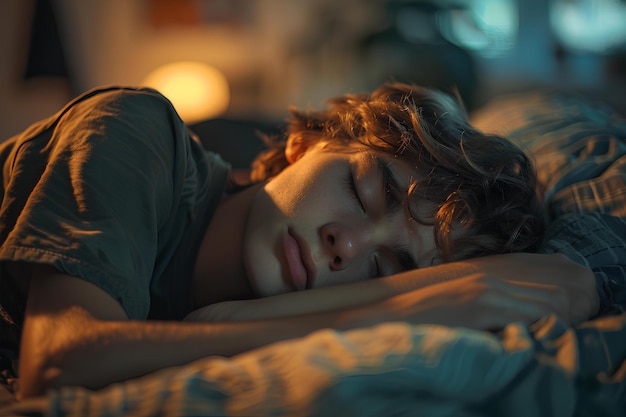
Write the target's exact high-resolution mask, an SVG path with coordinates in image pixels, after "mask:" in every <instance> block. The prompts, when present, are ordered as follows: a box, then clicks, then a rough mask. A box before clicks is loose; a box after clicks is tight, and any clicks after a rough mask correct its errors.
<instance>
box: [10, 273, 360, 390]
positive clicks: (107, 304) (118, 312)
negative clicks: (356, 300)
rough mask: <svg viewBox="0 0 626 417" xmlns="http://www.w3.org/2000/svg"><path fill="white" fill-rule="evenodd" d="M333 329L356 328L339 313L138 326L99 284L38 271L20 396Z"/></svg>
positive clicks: (26, 331) (95, 383)
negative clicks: (233, 321)
mask: <svg viewBox="0 0 626 417" xmlns="http://www.w3.org/2000/svg"><path fill="white" fill-rule="evenodd" d="M51 295H52V296H51ZM330 323H332V324H333V325H334V326H333V327H337V328H348V327H351V326H350V325H349V324H348V323H347V322H346V323H343V317H341V316H337V315H336V314H334V313H325V314H318V315H309V316H307V317H288V318H281V319H273V320H257V321H255V322H249V321H247V322H239V323H181V322H175V321H130V320H128V319H127V317H126V314H125V312H124V310H123V309H122V307H121V306H120V305H119V304H118V303H117V301H115V300H114V299H113V298H111V297H110V296H109V295H108V294H107V293H106V292H104V291H103V290H102V289H100V288H99V287H97V286H95V285H94V284H91V283H89V282H87V281H84V280H82V279H80V278H76V277H72V276H69V275H66V274H62V273H59V272H58V271H56V270H54V269H52V268H37V269H36V270H35V272H34V273H33V277H32V280H31V286H30V290H29V299H28V306H27V310H26V318H25V326H24V332H23V335H22V348H21V352H20V377H21V382H20V385H21V391H20V395H21V396H22V397H30V396H34V395H39V394H41V393H42V392H43V391H45V389H46V388H51V387H60V386H63V385H80V386H85V387H88V388H99V387H102V386H105V385H107V384H109V383H112V382H116V381H120V380H124V379H128V378H132V377H136V376H140V375H143V374H146V373H149V372H152V371H154V370H157V369H161V368H164V367H167V366H174V365H181V364H185V363H188V362H190V361H193V360H195V359H199V358H202V357H205V356H210V355H223V356H230V355H234V354H237V353H240V352H243V351H246V350H249V349H252V348H255V347H259V346H263V345H266V344H269V343H272V342H275V341H279V340H284V339H288V338H295V337H300V336H303V335H306V334H308V333H310V332H311V331H313V330H315V329H319V328H322V327H325V326H327V325H329V324H330Z"/></svg>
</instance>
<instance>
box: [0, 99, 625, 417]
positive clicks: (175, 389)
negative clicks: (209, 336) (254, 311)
mask: <svg viewBox="0 0 626 417" xmlns="http://www.w3.org/2000/svg"><path fill="white" fill-rule="evenodd" d="M581 103H582V104H581ZM584 103H585V102H579V101H578V100H575V99H573V98H571V97H570V96H564V95H558V94H545V93H542V94H536V95H530V96H524V97H521V96H520V97H513V98H509V99H503V100H499V101H498V102H496V103H494V104H493V105H491V106H488V107H487V108H486V111H485V112H484V113H482V114H478V115H477V117H476V118H475V123H476V124H477V125H478V126H480V127H481V128H483V129H484V130H495V129H496V128H499V129H501V130H502V131H501V132H499V133H501V134H506V135H507V136H510V137H511V138H513V139H514V140H518V141H520V143H522V144H523V146H525V147H527V149H529V151H530V152H531V153H533V154H534V155H535V158H536V160H537V165H538V168H539V173H540V177H541V178H542V180H543V183H544V189H543V193H544V196H545V202H546V209H547V210H548V211H549V213H550V215H551V218H552V226H551V229H550V232H549V234H548V240H547V241H546V243H545V245H544V246H543V250H544V251H546V252H562V253H565V254H566V255H567V256H570V257H572V258H573V259H575V260H576V261H577V262H581V263H583V264H585V265H587V266H589V267H590V268H592V270H593V271H594V272H595V274H596V278H597V282H598V291H599V293H600V295H601V301H602V310H601V314H600V315H599V316H598V317H595V318H593V319H591V320H589V321H587V322H584V323H582V324H581V325H578V326H576V327H572V326H568V325H567V324H565V323H564V322H562V321H561V320H559V319H558V318H557V317H556V316H553V315H550V316H546V317H543V318H542V319H540V320H539V321H537V322H535V323H533V324H531V325H528V324H524V323H512V324H510V325H509V326H507V327H506V328H505V329H504V330H503V331H502V332H499V333H489V332H482V331H476V330H471V329H465V328H452V327H445V326H435V325H411V324H408V323H402V322H393V323H384V324H380V325H377V326H374V327H371V328H365V329H356V330H350V331H344V332H340V331H332V330H329V329H326V330H319V331H317V332H314V333H312V334H310V335H309V336H307V337H304V338H300V339H295V340H291V341H285V342H281V343H276V344H272V345H269V346H266V347H263V348H259V349H256V350H252V351H249V352H245V353H243V354H241V355H238V356H235V357H233V358H222V357H208V358H204V359H201V360H198V361H196V362H193V363H191V364H188V365H185V366H180V367H172V368H167V369H164V370H161V371H158V372H155V373H152V374H149V375H146V376H144V377H141V378H137V379H133V380H130V381H126V382H122V383H117V384H113V385H111V386H109V387H106V388H104V389H101V390H97V391H90V390H87V389H84V388H77V387H65V388H62V389H58V390H52V391H49V392H48V393H47V394H46V395H44V396H42V397H39V398H35V399H30V400H27V401H23V402H21V403H17V404H15V405H12V406H10V407H5V408H4V409H0V415H16V416H26V415H29V416H31V415H50V416H92V417H96V416H98V417H104V416H118V415H129V416H130V415H132V416H201V415H207V416H225V415H229V416H455V417H464V416H468V417H469V416H611V417H613V416H616V417H617V416H622V417H623V416H626V313H625V311H626V215H625V210H626V156H625V155H626V122H624V120H623V119H621V118H619V117H617V116H616V115H614V114H612V113H610V112H607V111H605V110H604V109H602V108H600V107H598V106H595V105H589V104H584ZM504 129H506V130H504ZM95 360H97V358H95Z"/></svg>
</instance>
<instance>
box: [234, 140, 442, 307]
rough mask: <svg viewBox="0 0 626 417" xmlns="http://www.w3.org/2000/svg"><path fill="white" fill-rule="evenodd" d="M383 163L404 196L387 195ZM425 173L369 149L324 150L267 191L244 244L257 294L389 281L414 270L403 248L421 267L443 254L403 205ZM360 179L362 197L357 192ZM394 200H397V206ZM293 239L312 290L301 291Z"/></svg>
mask: <svg viewBox="0 0 626 417" xmlns="http://www.w3.org/2000/svg"><path fill="white" fill-rule="evenodd" d="M377 157H379V158H384V161H385V162H386V163H387V164H388V166H389V167H390V171H391V172H392V174H393V177H394V179H395V181H396V182H397V183H398V185H399V187H400V189H398V190H396V191H392V192H390V193H387V191H386V188H385V184H384V182H383V172H382V170H381V168H380V166H379V165H378V164H377V159H376V158H377ZM416 175H417V171H416V170H415V169H413V168H411V167H410V166H409V165H408V164H406V163H404V162H402V161H400V160H393V159H390V158H388V157H385V156H383V155H382V154H376V153H374V152H373V151H371V150H370V149H368V148H367V147H365V146H364V145H354V146H352V147H350V148H349V149H346V151H345V152H335V151H332V150H330V149H329V148H328V147H326V146H325V144H324V143H320V144H316V145H314V146H313V147H312V148H311V149H308V150H307V152H306V153H305V154H304V155H302V157H301V159H300V160H299V161H298V163H295V164H292V165H291V166H289V167H288V168H287V169H285V170H284V171H282V172H281V173H280V174H279V175H278V176H276V177H275V178H273V179H272V180H271V181H269V182H268V183H267V184H266V185H265V186H264V187H263V188H262V189H260V190H259V192H258V193H257V195H256V196H255V198H254V200H253V201H252V205H251V208H250V214H249V217H248V222H247V227H246V231H245V235H244V239H243V241H244V242H245V245H244V252H243V256H244V263H245V266H246V272H247V274H248V278H249V280H250V282H251V285H252V287H253V288H254V290H255V295H257V296H259V297H267V296H270V295H277V294H284V293H287V292H291V291H294V290H298V289H299V290H303V289H305V288H321V287H326V286H331V285H337V284H345V283H349V282H355V281H362V280H365V279H371V278H377V277H381V276H388V275H392V274H395V273H399V272H402V271H404V270H405V269H406V267H405V266H403V265H402V262H401V260H400V257H399V256H398V255H397V254H396V253H395V248H396V247H400V248H404V249H405V250H406V252H407V253H408V254H410V256H411V257H412V258H413V260H414V263H415V264H417V265H419V266H426V265H430V259H431V258H432V254H433V253H434V251H435V244H434V237H433V231H432V227H429V226H424V225H421V224H419V223H417V222H415V221H413V220H412V219H411V216H410V213H409V212H408V211H407V210H406V207H404V206H403V205H402V204H394V201H398V202H401V201H403V200H405V196H406V190H407V189H408V187H409V185H410V182H411V178H414V177H415V176H416ZM351 176H352V177H353V181H354V188H355V191H356V192H353V191H352V190H351V189H350V186H349V181H350V177H351ZM389 200H391V201H389ZM288 234H291V235H293V236H296V239H297V240H298V241H299V243H300V244H299V246H300V249H301V252H303V253H304V255H303V259H305V265H306V264H307V260H308V265H306V266H308V268H306V269H307V271H306V272H307V274H306V275H307V278H308V279H307V285H306V287H302V286H300V287H298V286H297V284H294V277H293V274H292V271H291V269H292V268H290V265H289V262H288V260H287V255H286V253H285V252H286V250H285V248H284V244H283V243H284V240H285V239H289V237H288V236H287V235H288Z"/></svg>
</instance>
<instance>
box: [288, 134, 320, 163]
mask: <svg viewBox="0 0 626 417" xmlns="http://www.w3.org/2000/svg"><path fill="white" fill-rule="evenodd" d="M315 143H316V142H314V141H311V140H306V139H304V138H303V137H302V136H301V135H289V137H288V138H287V144H286V146H285V158H286V159H287V162H289V164H290V165H291V164H293V163H294V162H296V161H297V160H298V159H300V158H302V157H303V156H304V154H305V153H306V152H307V151H308V150H309V148H310V147H311V146H312V145H314V144H315Z"/></svg>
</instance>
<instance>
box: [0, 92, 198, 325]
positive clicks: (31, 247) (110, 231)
mask: <svg viewBox="0 0 626 417" xmlns="http://www.w3.org/2000/svg"><path fill="white" fill-rule="evenodd" d="M185 135H188V133H187V131H186V129H185V127H184V124H183V123H182V122H181V121H180V119H179V118H178V116H177V115H176V113H175V112H174V111H173V108H172V107H171V105H170V103H169V102H168V101H167V100H165V99H164V98H163V97H162V96H160V95H159V94H157V93H156V92H153V91H148V90H140V91H138V90H113V91H108V92H105V93H103V94H99V95H95V96H93V97H90V98H87V99H85V100H83V101H79V102H77V103H75V104H74V105H72V106H71V107H69V108H67V109H66V110H65V111H64V112H62V113H61V114H60V115H59V117H58V119H57V120H56V122H55V123H54V124H53V125H52V126H49V127H48V128H47V129H45V130H43V131H41V132H40V133H39V134H38V135H36V136H34V137H31V138H30V139H29V140H26V141H24V142H23V143H21V144H19V146H17V147H16V151H15V154H14V157H13V158H12V160H10V161H7V163H6V164H5V179H6V178H7V175H6V174H7V173H8V174H9V175H8V178H10V179H9V181H8V183H7V184H5V198H4V201H3V207H2V215H3V216H7V217H8V218H7V221H8V222H9V223H11V222H13V223H14V226H13V228H12V229H11V230H10V233H8V236H7V238H6V240H5V241H4V243H3V245H2V247H1V249H0V259H2V260H10V261H23V262H33V263H40V264H48V265H52V266H54V267H56V268H58V269H59V270H61V271H64V272H65V273H68V274H70V275H74V276H78V277H82V278H84V279H87V280H89V281H91V282H93V283H95V284H97V285H98V286H100V287H101V288H103V289H104V290H105V291H107V292H108V293H109V294H110V295H112V296H113V297H114V298H115V299H116V300H118V302H120V303H121V305H122V306H123V307H124V309H125V310H126V312H127V314H128V316H129V317H130V318H145V317H146V316H147V314H148V311H149V306H150V301H149V300H150V297H149V285H150V279H151V276H152V272H153V268H154V266H155V260H156V258H157V256H158V242H159V230H160V228H161V227H162V226H163V224H164V222H166V221H167V219H168V216H169V213H170V210H171V207H172V203H173V201H172V200H173V198H174V189H175V188H176V187H177V185H176V184H174V180H173V178H174V172H173V171H174V170H175V169H180V168H178V167H177V166H176V164H175V158H176V152H177V147H176V145H175V142H176V141H177V140H188V139H189V138H188V137H187V138H185V137H184V136H185ZM12 213H13V214H12ZM14 213H19V214H14ZM11 216H14V217H15V218H13V219H11V218H10V217H11Z"/></svg>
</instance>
